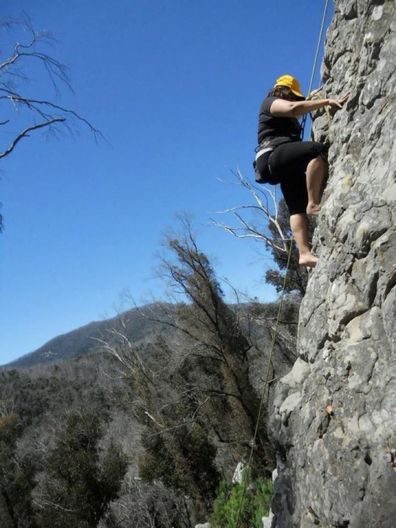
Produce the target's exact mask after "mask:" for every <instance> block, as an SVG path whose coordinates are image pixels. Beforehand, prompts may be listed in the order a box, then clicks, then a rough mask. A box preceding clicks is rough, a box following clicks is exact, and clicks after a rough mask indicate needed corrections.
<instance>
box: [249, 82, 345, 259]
mask: <svg viewBox="0 0 396 528" xmlns="http://www.w3.org/2000/svg"><path fill="white" fill-rule="evenodd" d="M348 97H349V94H346V95H344V96H343V97H341V98H340V99H317V100H312V101H308V100H305V97H304V95H303V94H302V93H301V88H300V84H299V82H298V81H297V79H295V78H294V77H292V76H291V75H282V77H279V78H278V79H277V80H276V83H275V86H274V88H273V89H272V90H271V91H270V92H269V94H268V96H267V97H266V98H265V99H264V101H263V103H262V104H261V107H260V114H259V125H258V144H259V146H258V147H257V149H256V152H257V154H256V161H255V168H256V181H257V182H259V183H272V184H274V185H275V184H277V183H280V186H281V190H282V194H283V197H284V199H285V202H286V204H287V207H288V209H289V213H290V227H291V230H292V233H293V236H294V239H295V241H296V244H297V248H298V251H299V255H300V257H299V263H300V265H302V266H306V267H314V266H315V265H316V263H317V261H318V258H317V257H315V256H314V255H313V254H312V253H311V249H310V245H309V239H308V218H307V215H309V214H317V213H318V212H319V210H320V195H321V189H322V184H323V179H324V177H325V175H326V172H327V161H326V151H327V146H326V145H324V144H322V143H316V142H314V141H302V140H301V125H300V123H299V121H298V118H300V117H302V116H303V115H305V114H308V113H309V112H312V111H313V110H317V109H318V108H324V107H325V106H331V107H332V108H334V109H336V110H337V109H340V108H342V107H343V106H344V104H345V103H346V101H347V100H348Z"/></svg>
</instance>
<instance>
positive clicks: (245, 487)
mask: <svg viewBox="0 0 396 528" xmlns="http://www.w3.org/2000/svg"><path fill="white" fill-rule="evenodd" d="M328 5H329V0H326V3H325V7H324V10H323V16H322V22H321V26H320V31H319V37H318V43H317V46H316V52H315V58H314V62H313V66H312V72H311V78H310V80H309V88H308V94H310V93H311V90H312V84H313V81H314V77H315V73H316V68H317V63H318V57H319V51H320V46H321V43H322V37H323V30H324V25H325V20H326V14H327V9H328ZM306 117H307V114H306V115H305V116H304V118H303V121H302V124H301V127H302V132H301V134H302V135H301V138H302V137H303V135H304V129H305V123H306ZM292 249H293V241H292V240H290V243H289V251H288V256H287V265H286V272H285V276H284V278H283V285H282V293H281V298H280V301H279V306H278V313H277V316H276V324H275V328H274V332H273V335H272V341H271V349H270V354H269V356H268V363H267V371H266V375H265V378H264V379H265V382H264V386H263V390H262V392H261V398H260V404H259V409H258V415H257V419H256V424H255V428H254V434H253V439H252V442H251V446H250V453H249V458H248V463H247V467H248V468H249V467H250V465H251V462H252V459H253V452H254V448H255V444H256V439H257V435H258V430H259V427H260V420H261V417H262V413H263V407H264V401H265V396H266V393H267V387H268V386H269V382H270V373H271V365H272V359H273V357H274V350H275V343H276V338H277V335H278V328H279V321H280V316H281V313H282V308H283V303H284V298H285V292H286V283H287V275H288V272H289V267H290V260H291V254H292ZM242 484H243V487H242V495H241V499H240V503H239V508H238V514H237V518H236V523H235V528H239V522H240V520H241V515H242V511H243V506H244V502H245V498H246V489H247V482H246V480H245V479H243V477H242Z"/></svg>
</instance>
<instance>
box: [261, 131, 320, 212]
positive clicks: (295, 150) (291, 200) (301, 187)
mask: <svg viewBox="0 0 396 528" xmlns="http://www.w3.org/2000/svg"><path fill="white" fill-rule="evenodd" d="M326 152H327V146H326V145H323V144H322V143H316V142H314V141H293V142H291V143H284V144H283V145H279V147H276V149H275V150H274V151H273V152H272V153H271V155H270V156H269V158H268V163H267V160H265V159H264V158H266V156H260V157H259V158H258V160H257V169H258V170H259V171H260V172H262V171H263V172H264V171H268V169H269V170H270V172H271V174H272V176H273V177H274V179H275V180H277V181H278V182H279V183H280V185H281V189H282V194H283V197H284V199H285V202H286V204H287V207H288V209H289V213H290V214H291V215H292V214H299V213H305V211H306V208H307V205H308V193H307V182H306V176H305V171H306V169H307V165H308V163H309V162H310V161H311V160H312V159H314V158H317V157H318V156H320V155H321V154H325V153H326ZM262 158H263V159H262ZM264 163H265V165H266V166H263V164H264ZM268 165H269V167H268Z"/></svg>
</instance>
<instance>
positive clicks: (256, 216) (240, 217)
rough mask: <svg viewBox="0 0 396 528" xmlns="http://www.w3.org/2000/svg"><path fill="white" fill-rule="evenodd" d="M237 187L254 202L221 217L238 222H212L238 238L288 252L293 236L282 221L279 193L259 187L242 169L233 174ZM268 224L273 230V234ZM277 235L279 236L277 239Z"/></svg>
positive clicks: (234, 208) (224, 212) (228, 210)
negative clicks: (286, 230) (226, 216)
mask: <svg viewBox="0 0 396 528" xmlns="http://www.w3.org/2000/svg"><path fill="white" fill-rule="evenodd" d="M233 174H234V176H235V179H236V184H237V185H238V186H240V187H242V189H243V190H245V191H247V192H248V193H249V195H250V198H252V203H250V204H242V205H237V206H235V207H230V208H228V209H225V210H223V211H219V212H218V214H222V215H228V216H230V217H231V218H232V219H233V220H234V222H220V221H218V220H215V219H212V222H213V224H214V225H216V226H217V227H220V228H222V229H224V230H225V231H227V232H228V233H230V234H231V235H233V236H235V237H236V238H242V239H250V240H255V241H258V242H264V243H265V244H266V245H267V246H269V247H270V248H273V249H276V250H277V251H281V252H284V253H285V254H287V252H288V248H289V246H288V243H289V242H290V233H288V232H285V230H284V227H283V226H282V224H281V222H280V221H279V206H278V201H277V198H276V193H275V192H274V191H273V190H272V189H271V188H270V187H269V186H267V185H261V186H258V185H255V184H253V183H251V182H250V181H249V180H248V179H247V178H245V177H244V176H243V174H242V173H241V171H240V170H236V171H234V172H233ZM268 225H271V226H272V227H273V229H272V231H271V230H270V229H269V228H268ZM274 232H275V233H276V234H277V237H274Z"/></svg>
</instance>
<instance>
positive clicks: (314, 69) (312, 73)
mask: <svg viewBox="0 0 396 528" xmlns="http://www.w3.org/2000/svg"><path fill="white" fill-rule="evenodd" d="M328 7H329V0H326V4H325V7H324V10H323V16H322V22H321V25H320V31H319V37H318V43H317V45H316V51H315V58H314V62H313V66H312V72H311V78H310V79H309V85H308V92H307V94H308V97H309V95H310V93H311V90H312V85H313V81H314V78H315V73H316V68H317V64H318V57H319V51H320V46H321V44H322V38H323V30H324V25H325V21H326V15H327V9H328ZM307 116H308V114H305V116H304V117H303V119H302V123H301V139H303V137H304V130H305V124H306V121H307Z"/></svg>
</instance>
